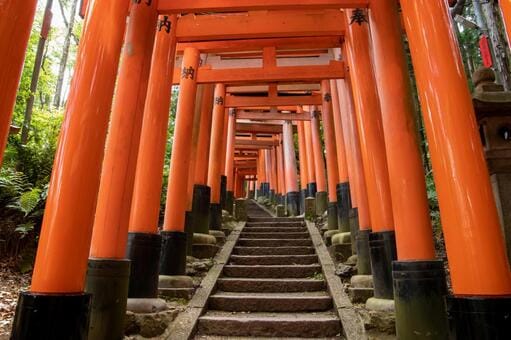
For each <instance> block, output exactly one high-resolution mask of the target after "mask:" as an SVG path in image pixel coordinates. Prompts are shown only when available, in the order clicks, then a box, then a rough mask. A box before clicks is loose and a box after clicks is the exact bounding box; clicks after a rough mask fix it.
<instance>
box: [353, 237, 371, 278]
mask: <svg viewBox="0 0 511 340" xmlns="http://www.w3.org/2000/svg"><path fill="white" fill-rule="evenodd" d="M370 234H371V230H370V229H367V230H359V232H358V233H357V242H356V243H357V274H358V275H371V255H370V251H369V235H370Z"/></svg>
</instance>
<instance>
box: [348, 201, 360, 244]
mask: <svg viewBox="0 0 511 340" xmlns="http://www.w3.org/2000/svg"><path fill="white" fill-rule="evenodd" d="M349 220H350V239H351V252H352V253H353V254H356V253H357V234H358V231H359V230H360V225H359V223H358V208H353V209H350V211H349Z"/></svg>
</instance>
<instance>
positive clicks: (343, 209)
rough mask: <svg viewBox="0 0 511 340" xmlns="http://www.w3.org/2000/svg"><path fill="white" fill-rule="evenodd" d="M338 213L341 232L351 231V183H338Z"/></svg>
mask: <svg viewBox="0 0 511 340" xmlns="http://www.w3.org/2000/svg"><path fill="white" fill-rule="evenodd" d="M336 189H337V215H338V216H339V230H341V232H343V233H345V232H349V231H351V230H350V210H351V194H350V184H349V183H348V182H346V183H340V184H337V188H336Z"/></svg>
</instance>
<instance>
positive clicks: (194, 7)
mask: <svg viewBox="0 0 511 340" xmlns="http://www.w3.org/2000/svg"><path fill="white" fill-rule="evenodd" d="M36 3H37V1H36V0H24V1H19V0H4V1H1V2H0V51H2V52H1V56H0V59H1V60H2V68H1V70H0V76H1V82H0V86H1V88H2V96H1V99H0V110H1V112H2V116H1V118H0V123H1V126H0V129H1V134H2V135H1V140H2V153H3V149H4V148H5V142H6V135H7V134H8V130H9V124H10V118H11V114H10V112H12V108H13V105H14V100H15V95H16V88H17V85H18V82H19V78H20V73H21V69H22V65H23V59H24V54H25V49H26V46H27V41H28V37H29V33H30V31H31V25H32V22H33V18H34V12H35V8H36ZM400 6H401V10H400V11H398V4H397V2H396V1H394V0H378V1H375V0H372V1H370V0H309V1H289V0H271V1H266V0H264V1H263V0H261V1H256V0H232V1H231V0H211V1H202V0H182V1H173V0H159V1H158V0H133V1H129V0H122V1H121V0H119V1H108V0H91V1H89V2H88V4H87V2H85V3H84V4H83V7H84V9H85V8H86V11H85V13H84V15H85V22H84V30H83V36H82V38H81V41H80V45H79V49H78V57H77V61H76V65H75V71H74V77H73V80H72V84H71V90H70V93H69V99H68V103H67V107H66V110H65V119H64V122H63V125H62V130H61V133H60V139H59V144H58V149H57V153H56V158H55V163H54V168H53V174H52V178H51V182H50V187H49V193H48V200H47V205H46V211H45V215H44V219H43V225H42V231H41V235H40V240H39V247H38V251H37V257H36V262H35V267H34V272H33V276H32V285H31V289H30V291H29V292H23V293H21V294H20V298H19V302H18V308H17V311H16V316H15V321H14V326H13V331H12V338H13V339H33V338H38V339H64V338H65V339H84V338H87V336H89V338H94V339H101V338H105V339H115V338H120V334H122V329H121V330H119V329H118V328H119V327H116V325H117V326H118V324H119V323H117V324H116V323H115V320H118V318H119V317H121V318H122V315H123V313H124V310H125V300H126V297H128V296H129V297H130V298H147V297H156V295H157V285H158V275H159V274H161V275H184V274H185V262H186V248H187V233H186V231H185V230H186V228H185V225H187V224H191V225H192V228H193V231H195V232H198V233H207V232H208V230H209V229H213V230H214V229H219V225H220V223H221V214H222V208H223V209H225V210H228V211H232V206H233V200H234V199H240V198H243V197H246V196H249V197H253V195H254V192H255V195H256V196H264V197H267V198H269V199H271V200H274V201H276V202H277V203H279V204H286V205H287V206H286V209H287V213H288V214H289V215H298V214H301V213H303V209H304V207H303V205H304V198H307V197H315V200H316V210H317V211H316V213H318V214H322V213H323V212H324V211H325V210H327V211H328V215H329V218H328V224H329V228H331V229H340V230H342V231H350V230H353V232H352V234H351V235H352V237H353V244H356V249H355V251H356V252H357V253H358V273H359V274H370V273H371V271H372V275H373V278H374V285H375V296H376V297H377V298H382V299H395V302H396V313H397V332H398V336H399V337H400V338H402V339H412V338H413V339H415V337H414V336H413V334H412V335H410V333H407V332H410V330H413V329H421V330H427V331H430V334H436V335H437V336H436V337H435V338H436V339H444V338H447V332H448V331H447V328H450V331H451V332H453V333H454V334H456V335H457V338H459V339H462V338H463V339H490V338H491V339H497V338H499V339H503V338H509V337H508V336H509V334H510V333H507V332H509V331H510V327H511V326H510V321H509V316H510V311H511V273H510V268H509V262H508V260H507V257H506V251H505V244H504V240H503V236H502V233H501V230H500V222H499V217H498V214H497V209H496V205H495V200H494V197H493V194H492V187H491V184H490V180H489V172H488V169H487V165H486V163H485V158H484V155H483V148H482V145H481V140H480V135H479V132H478V127H477V124H476V121H475V118H474V117H475V115H474V108H473V104H472V98H471V93H470V92H469V89H468V87H467V82H466V76H465V73H464V71H463V65H462V60H461V57H460V53H459V50H458V45H457V40H456V39H455V36H454V34H453V32H452V28H451V24H450V18H449V15H448V8H447V4H446V2H445V1H444V0H401V1H400ZM501 6H502V10H503V17H504V20H505V21H506V23H509V24H510V25H509V26H508V28H509V27H511V10H510V7H511V2H510V1H508V0H506V1H503V0H502V1H501ZM155 28H156V29H155ZM403 33H406V34H407V38H408V41H409V45H410V51H411V56H412V61H413V68H414V72H415V77H416V80H417V87H418V91H419V95H420V102H421V105H422V112H423V119H424V122H425V127H426V132H427V138H428V143H429V147H430V153H431V159H432V165H433V170H434V175H435V184H436V187H437V191H438V200H439V205H440V210H441V219H442V227H443V232H444V235H445V243H446V248H447V256H448V260H449V270H450V277H451V282H452V292H451V293H449V294H448V293H447V291H446V283H445V274H444V270H443V262H442V261H440V260H437V259H436V258H435V251H434V244H433V236H432V226H431V221H430V216H429V213H428V201H427V197H426V186H425V178H424V172H423V169H422V161H421V155H420V151H419V147H418V139H417V131H416V127H415V123H414V121H415V120H414V119H415V118H414V104H413V101H412V92H411V89H410V84H409V73H408V68H407V62H406V58H405V54H404V49H403V42H402V34H403ZM123 46H124V49H123V48H122V47H123ZM116 83H117V85H116ZM173 84H174V85H179V89H180V90H179V95H178V100H177V113H176V118H175V127H174V128H175V132H174V136H173V146H172V156H171V164H170V173H169V179H168V192H167V201H166V208H165V212H164V216H165V217H164V223H163V228H162V230H159V226H158V218H159V214H160V211H159V207H160V195H161V189H162V177H163V166H164V155H165V147H166V144H167V140H168V138H169V136H167V126H168V122H169V107H170V104H171V85H173ZM115 86H116V88H115V96H114V87H115ZM8 113H9V114H8ZM321 124H322V131H323V133H322V134H321V133H320V125H321ZM295 134H297V136H298V138H297V139H298V151H296V150H295V139H294V136H295ZM322 139H324V146H325V150H326V152H325V153H324V152H323V146H322V143H323V141H322ZM297 159H298V160H299V161H297ZM298 168H299V169H300V171H297V169H298ZM192 212H193V214H192ZM194 216H196V217H194ZM350 222H351V223H350ZM188 227H189V226H188ZM160 254H161V255H160ZM130 264H131V271H130ZM393 272H394V276H396V273H399V277H398V278H397V279H396V278H395V285H396V287H397V286H399V287H400V289H395V292H393V282H392V281H393V277H392V273H393ZM113 282H115V285H113V284H112V283H113ZM122 282H125V284H124V285H123V284H122ZM128 282H129V290H128V288H127V287H128V284H127V283H128ZM113 286H115V287H126V289H117V290H113V289H112V287H113ZM92 296H94V299H92ZM112 296H115V299H112V298H111V297H112ZM444 297H445V299H444ZM119 301H121V302H120V303H119ZM119 305H120V306H119ZM123 308H124V309H123ZM447 311H448V315H449V318H447ZM95 318H106V319H104V320H108V321H109V322H111V327H108V329H106V330H105V329H103V330H102V332H104V333H106V334H107V335H105V334H100V333H96V334H95V335H94V336H91V335H87V334H88V332H89V320H92V322H91V323H90V324H91V325H94V319H95ZM447 324H449V326H448V325H447ZM91 327H92V326H91ZM121 328H122V327H121ZM116 332H117V333H116ZM119 332H121V333H119ZM34 334H36V335H34ZM504 334H507V336H506V335H504Z"/></svg>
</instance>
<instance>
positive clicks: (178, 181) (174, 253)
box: [160, 48, 200, 275]
mask: <svg viewBox="0 0 511 340" xmlns="http://www.w3.org/2000/svg"><path fill="white" fill-rule="evenodd" d="M199 59H200V55H199V51H198V50H197V49H195V48H186V49H185V51H184V56H183V65H182V71H181V79H180V82H179V87H180V90H179V98H178V102H177V112H176V123H175V129H174V143H173V145H172V157H171V160H170V172H169V182H168V190H167V202H166V205H165V220H164V223H163V230H164V231H163V232H162V237H163V243H162V256H161V258H160V274H161V275H184V274H185V271H186V243H187V240H186V233H185V213H186V210H187V208H188V206H187V203H188V202H187V200H186V199H184V198H185V197H186V196H187V192H188V176H193V174H190V157H191V155H190V151H191V147H192V145H191V144H190V136H191V135H192V133H193V119H194V107H195V105H194V104H195V98H196V94H197V77H196V76H197V70H198V67H199ZM188 242H191V240H188Z"/></svg>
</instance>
